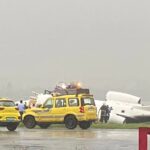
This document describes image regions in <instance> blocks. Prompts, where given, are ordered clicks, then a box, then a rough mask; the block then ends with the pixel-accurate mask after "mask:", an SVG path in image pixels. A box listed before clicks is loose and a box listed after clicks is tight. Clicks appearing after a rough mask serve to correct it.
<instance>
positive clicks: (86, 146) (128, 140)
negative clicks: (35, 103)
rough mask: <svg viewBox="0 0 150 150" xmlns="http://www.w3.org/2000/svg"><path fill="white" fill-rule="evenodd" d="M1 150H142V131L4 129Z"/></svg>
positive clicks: (0, 134) (61, 128)
mask: <svg viewBox="0 0 150 150" xmlns="http://www.w3.org/2000/svg"><path fill="white" fill-rule="evenodd" d="M0 150H138V130H136V129H132V130H126V129H123V130H118V129H93V128H90V129H88V130H81V129H80V128H77V129H75V130H68V129H66V128H65V127H64V128H63V127H59V128H58V127H57V128H54V127H53V128H48V129H39V128H38V129H26V128H24V127H23V128H17V130H16V131H15V132H9V131H7V129H5V128H0Z"/></svg>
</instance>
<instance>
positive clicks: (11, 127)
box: [7, 123, 19, 131]
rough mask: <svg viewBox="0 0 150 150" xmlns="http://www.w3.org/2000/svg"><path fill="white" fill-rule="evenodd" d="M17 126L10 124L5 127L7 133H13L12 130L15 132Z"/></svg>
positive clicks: (16, 124)
mask: <svg viewBox="0 0 150 150" xmlns="http://www.w3.org/2000/svg"><path fill="white" fill-rule="evenodd" d="M18 125H19V124H18V123H10V124H8V125H7V129H8V130H9V131H14V130H16V128H17V126H18Z"/></svg>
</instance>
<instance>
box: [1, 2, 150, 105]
mask: <svg viewBox="0 0 150 150" xmlns="http://www.w3.org/2000/svg"><path fill="white" fill-rule="evenodd" d="M149 6H150V2H149V1H135V0H126V1H120V0H114V1H111V0H108V1H98V0H96V1H90V0H76V1H72V0H63V1H61V0H57V1H49V0H44V1H40V0H30V1H29V0H26V1H19V0H14V1H9V0H1V1H0V22H1V23H0V56H1V59H0V68H1V74H0V96H5V97H12V98H16V99H20V98H27V97H29V96H30V95H32V93H31V92H32V91H37V92H43V90H44V89H52V88H53V87H54V86H55V85H56V84H57V83H58V82H60V81H64V82H71V81H81V82H82V83H83V84H84V85H85V86H86V87H89V88H90V89H91V91H92V93H93V94H94V96H95V97H96V98H97V99H104V98H105V94H106V92H107V91H109V90H115V91H121V92H125V93H129V94H133V95H136V96H139V97H141V98H142V100H143V102H144V103H150V100H149V99H150V94H149V89H150V78H149V77H150V70H149V64H150V59H149V55H150V51H149V49H150V44H149V41H150V28H149V27H150V18H149V14H150V9H149Z"/></svg>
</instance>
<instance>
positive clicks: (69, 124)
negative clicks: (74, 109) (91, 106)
mask: <svg viewBox="0 0 150 150" xmlns="http://www.w3.org/2000/svg"><path fill="white" fill-rule="evenodd" d="M65 126H66V128H68V129H74V128H76V127H77V119H76V118H75V117H74V116H72V115H69V116H67V117H66V118H65Z"/></svg>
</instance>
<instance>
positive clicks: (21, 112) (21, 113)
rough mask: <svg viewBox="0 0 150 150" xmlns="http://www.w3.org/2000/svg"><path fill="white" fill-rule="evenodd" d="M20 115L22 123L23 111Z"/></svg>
mask: <svg viewBox="0 0 150 150" xmlns="http://www.w3.org/2000/svg"><path fill="white" fill-rule="evenodd" d="M19 113H20V117H21V121H22V115H23V111H19Z"/></svg>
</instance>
